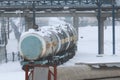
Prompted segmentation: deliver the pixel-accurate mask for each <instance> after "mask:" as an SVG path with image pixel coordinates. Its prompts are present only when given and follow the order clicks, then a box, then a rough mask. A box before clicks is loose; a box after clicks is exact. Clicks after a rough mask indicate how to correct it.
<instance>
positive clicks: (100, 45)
mask: <svg viewBox="0 0 120 80" xmlns="http://www.w3.org/2000/svg"><path fill="white" fill-rule="evenodd" d="M97 5H98V15H97V19H98V54H99V55H100V54H103V52H104V49H103V45H104V44H103V28H102V25H101V5H102V3H101V0H97Z"/></svg>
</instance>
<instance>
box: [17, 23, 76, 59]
mask: <svg viewBox="0 0 120 80" xmlns="http://www.w3.org/2000/svg"><path fill="white" fill-rule="evenodd" d="M76 41H77V34H76V31H75V29H74V28H73V27H72V26H70V25H59V26H56V27H55V26H44V27H40V29H38V30H34V29H30V30H29V31H27V32H24V33H23V34H22V35H21V37H20V42H19V51H20V54H21V56H22V57H23V58H24V59H26V60H38V59H40V58H43V57H47V56H48V55H51V54H57V53H59V52H61V51H64V50H67V49H69V48H70V47H72V46H74V44H76Z"/></svg>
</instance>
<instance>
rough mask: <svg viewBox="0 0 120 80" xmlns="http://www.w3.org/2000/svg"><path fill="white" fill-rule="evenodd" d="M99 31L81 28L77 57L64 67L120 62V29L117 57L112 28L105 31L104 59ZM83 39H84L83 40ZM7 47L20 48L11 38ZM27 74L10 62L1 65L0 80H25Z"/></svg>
mask: <svg viewBox="0 0 120 80" xmlns="http://www.w3.org/2000/svg"><path fill="white" fill-rule="evenodd" d="M97 31H98V29H97V27H91V26H87V27H80V28H79V40H78V43H77V45H78V51H77V53H76V55H75V57H74V58H73V59H71V60H69V61H68V62H67V63H65V64H63V65H62V66H73V65H74V64H75V63H78V62H120V54H119V52H120V37H119V34H120V27H119V26H117V27H116V55H114V56H113V55H112V28H111V27H107V29H105V42H104V43H105V54H104V55H103V57H97V55H98V37H97V36H98V32H97ZM82 37H83V38H82ZM9 42H11V43H8V46H7V49H8V52H12V51H14V49H15V51H17V49H18V47H17V46H14V45H16V44H18V43H17V41H16V40H15V38H14V37H12V38H10V40H9ZM24 78H25V74H24V71H22V70H21V66H20V63H19V62H18V61H16V62H8V63H4V64H0V80H24Z"/></svg>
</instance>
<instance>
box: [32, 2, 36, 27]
mask: <svg viewBox="0 0 120 80" xmlns="http://www.w3.org/2000/svg"><path fill="white" fill-rule="evenodd" d="M35 24H36V23H35V1H33V27H34V26H35Z"/></svg>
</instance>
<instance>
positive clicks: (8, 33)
mask: <svg viewBox="0 0 120 80" xmlns="http://www.w3.org/2000/svg"><path fill="white" fill-rule="evenodd" d="M9 28H10V26H9V17H8V25H7V29H8V30H7V31H8V34H7V35H8V39H9V38H10V36H9Z"/></svg>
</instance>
